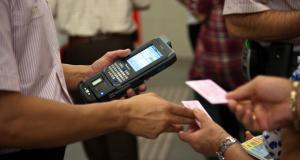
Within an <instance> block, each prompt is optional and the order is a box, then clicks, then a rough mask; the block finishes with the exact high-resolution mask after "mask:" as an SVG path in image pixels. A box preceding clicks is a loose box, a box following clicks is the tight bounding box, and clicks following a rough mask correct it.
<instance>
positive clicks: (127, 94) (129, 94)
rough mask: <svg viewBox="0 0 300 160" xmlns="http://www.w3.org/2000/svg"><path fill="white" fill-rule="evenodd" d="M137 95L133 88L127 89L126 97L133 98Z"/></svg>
mask: <svg viewBox="0 0 300 160" xmlns="http://www.w3.org/2000/svg"><path fill="white" fill-rule="evenodd" d="M135 95H136V94H135V92H134V90H133V89H132V88H129V89H127V91H126V96H127V97H133V96H135Z"/></svg>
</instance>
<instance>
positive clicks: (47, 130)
mask: <svg viewBox="0 0 300 160" xmlns="http://www.w3.org/2000/svg"><path fill="white" fill-rule="evenodd" d="M0 106H1V107H0V126H1V127H0V137H1V139H0V146H1V147H21V148H36V147H37V148H43V147H53V146H60V145H64V144H67V143H71V142H75V141H79V140H82V139H87V138H91V137H94V136H97V135H100V134H104V133H107V132H110V131H113V130H118V129H121V128H122V126H124V123H126V121H125V120H124V115H123V114H121V109H120V108H119V105H118V102H117V101H112V102H109V103H102V104H90V105H85V106H81V107H78V106H74V105H71V104H64V103H59V102H55V101H50V100H46V99H41V98H37V97H28V96H22V95H21V94H19V93H16V92H4V91H2V92H1V93H0ZM108 113H109V114H108Z"/></svg>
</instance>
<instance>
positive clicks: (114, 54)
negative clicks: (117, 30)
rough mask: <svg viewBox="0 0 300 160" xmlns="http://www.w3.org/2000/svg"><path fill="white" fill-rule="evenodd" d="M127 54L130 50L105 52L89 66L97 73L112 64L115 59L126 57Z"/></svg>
mask: <svg viewBox="0 0 300 160" xmlns="http://www.w3.org/2000/svg"><path fill="white" fill-rule="evenodd" d="M129 53H130V49H125V50H116V51H110V52H107V53H106V54H105V55H104V56H103V57H101V58H99V59H98V60H97V61H95V62H94V63H93V64H92V65H91V67H92V70H93V71H94V72H98V71H99V70H102V69H104V68H105V67H107V66H108V65H110V64H112V63H113V62H114V61H115V60H116V59H119V58H123V57H126V56H128V55H129Z"/></svg>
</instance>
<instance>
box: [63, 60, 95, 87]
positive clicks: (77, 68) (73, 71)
mask: <svg viewBox="0 0 300 160" xmlns="http://www.w3.org/2000/svg"><path fill="white" fill-rule="evenodd" d="M63 70H64V75H65V79H66V83H67V87H68V90H69V91H72V90H76V89H77V88H78V84H79V82H80V81H82V80H84V79H87V78H88V77H89V76H91V73H93V71H92V70H91V68H90V67H89V66H88V65H69V64H63Z"/></svg>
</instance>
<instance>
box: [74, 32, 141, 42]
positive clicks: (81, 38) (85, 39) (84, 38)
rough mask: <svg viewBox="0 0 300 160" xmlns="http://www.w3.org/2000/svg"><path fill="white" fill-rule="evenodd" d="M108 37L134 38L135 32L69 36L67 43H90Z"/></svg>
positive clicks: (135, 36)
mask: <svg viewBox="0 0 300 160" xmlns="http://www.w3.org/2000/svg"><path fill="white" fill-rule="evenodd" d="M110 38H131V39H133V40H135V39H136V38H137V32H133V33H131V34H121V33H98V34H96V35H94V36H70V37H69V43H90V42H94V41H97V40H105V39H110Z"/></svg>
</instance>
